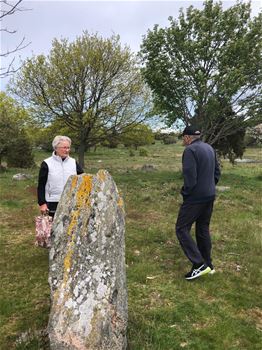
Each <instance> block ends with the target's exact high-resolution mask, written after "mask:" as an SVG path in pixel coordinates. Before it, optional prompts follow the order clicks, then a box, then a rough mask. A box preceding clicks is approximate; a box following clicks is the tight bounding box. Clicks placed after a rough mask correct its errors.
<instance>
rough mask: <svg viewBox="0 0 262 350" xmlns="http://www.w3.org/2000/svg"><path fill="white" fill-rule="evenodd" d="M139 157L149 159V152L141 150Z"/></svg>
mask: <svg viewBox="0 0 262 350" xmlns="http://www.w3.org/2000/svg"><path fill="white" fill-rule="evenodd" d="M139 155H140V156H141V157H147V156H148V152H147V150H146V149H144V148H140V150H139Z"/></svg>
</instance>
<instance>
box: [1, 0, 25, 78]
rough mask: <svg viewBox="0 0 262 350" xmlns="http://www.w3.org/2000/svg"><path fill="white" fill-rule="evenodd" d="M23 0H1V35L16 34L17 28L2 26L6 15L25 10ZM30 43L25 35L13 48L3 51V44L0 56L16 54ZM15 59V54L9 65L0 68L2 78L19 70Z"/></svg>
mask: <svg viewBox="0 0 262 350" xmlns="http://www.w3.org/2000/svg"><path fill="white" fill-rule="evenodd" d="M21 2H22V0H18V1H15V2H14V1H8V0H0V23H1V28H0V35H1V36H2V35H4V34H7V35H12V34H15V33H16V32H17V31H16V30H10V29H7V28H5V27H3V26H2V21H3V20H4V18H5V17H7V16H11V15H13V14H14V13H16V12H17V11H24V10H25V9H23V8H21V7H20V4H21ZM29 44H30V43H26V42H25V37H23V38H22V39H21V40H20V41H19V42H18V43H17V45H16V46H15V47H14V48H12V49H8V50H6V51H2V46H1V51H0V58H1V60H2V59H3V58H5V57H7V56H12V55H13V54H15V53H16V52H17V51H20V50H22V49H24V48H25V47H26V46H28V45H29ZM14 61H15V56H13V57H12V59H11V60H10V62H9V63H8V66H7V67H1V68H0V78H5V77H8V76H10V75H12V74H13V73H15V72H17V71H18V69H19V68H14V66H13V64H14Z"/></svg>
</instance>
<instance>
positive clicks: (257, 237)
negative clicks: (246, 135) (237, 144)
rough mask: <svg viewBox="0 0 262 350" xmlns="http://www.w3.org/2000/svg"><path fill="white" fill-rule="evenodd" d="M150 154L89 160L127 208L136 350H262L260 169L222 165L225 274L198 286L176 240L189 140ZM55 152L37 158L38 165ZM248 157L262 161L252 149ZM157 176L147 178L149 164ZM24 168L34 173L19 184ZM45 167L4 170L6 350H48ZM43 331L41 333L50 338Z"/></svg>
mask: <svg viewBox="0 0 262 350" xmlns="http://www.w3.org/2000/svg"><path fill="white" fill-rule="evenodd" d="M146 150H147V152H148V156H147V157H141V156H139V150H138V151H135V156H133V157H130V156H129V151H128V150H126V149H125V148H119V149H113V150H112V149H104V148H99V149H97V151H96V152H90V153H88V154H87V155H86V159H85V160H86V165H85V170H86V172H87V173H95V172H96V171H97V170H98V169H101V168H103V169H107V170H108V171H109V172H110V173H111V174H112V175H113V177H114V180H115V182H116V183H117V186H118V189H119V190H120V192H121V194H122V196H123V198H124V202H125V209H126V264H127V278H128V295H129V324H128V343H129V349H131V350H175V349H190V350H198V349H199V350H205V349H206V350H212V349H214V350H225V349H228V350H234V349H235V350H239V349H240V350H241V349H245V350H249V349H250V350H256V349H257V350H258V349H261V343H262V298H261V295H262V280H261V279H262V277H261V276H262V273H261V272H262V271H261V266H262V258H261V248H262V232H261V231H262V222H261V217H262V215H261V209H262V208H261V180H262V171H261V165H260V164H253V163H248V164H243V163H241V164H236V165H234V166H232V165H231V164H230V163H228V162H227V161H223V168H222V178H221V181H220V184H219V185H221V186H230V190H229V191H226V192H219V193H218V196H217V200H216V203H215V208H214V213H213V218H212V223H211V233H212V238H213V259H214V264H215V267H216V271H217V273H216V274H215V275H213V276H205V277H203V278H201V279H199V280H196V281H194V282H191V283H190V282H187V281H185V280H184V279H183V275H184V273H186V272H187V271H188V269H189V268H190V264H189V262H188V261H187V260H186V258H185V256H184V255H183V253H182V250H181V248H180V246H179V244H178V242H177V239H176V237H175V222H176V216H177V212H178V208H179V204H180V203H181V197H180V194H179V191H180V187H181V184H182V177H181V154H182V152H183V147H182V146H181V145H180V144H176V145H162V144H160V143H156V144H155V145H151V146H149V147H146ZM46 156H48V154H47V153H43V152H37V153H36V162H37V165H39V164H40V162H41V161H42V160H43V159H44V158H45V157H46ZM244 158H254V159H259V158H260V159H261V150H259V149H255V148H252V149H248V150H247V152H246V154H245V155H244ZM144 164H152V165H154V166H155V168H156V170H155V171H152V172H143V171H142V170H141V167H142V165H144ZM18 172H25V173H27V174H31V175H32V178H31V179H29V180H24V181H15V180H12V176H13V175H14V174H16V173H18ZM37 173H38V168H36V169H30V170H26V171H25V170H23V169H11V170H8V171H7V172H5V173H1V174H0V194H1V199H0V215H1V223H0V264H1V286H0V289H1V292H0V313H1V314H0V316H1V318H0V349H1V350H2V349H3V350H9V349H18V350H21V349H28V350H34V349H48V346H47V345H46V337H45V333H44V331H45V328H46V326H47V321H48V313H49V307H50V302H49V286H48V282H47V277H48V252H47V251H46V250H44V249H41V248H36V247H35V246H34V244H33V243H34V216H35V215H36V214H37V213H38V211H37V205H36V199H35V188H36V186H37ZM41 332H42V333H41Z"/></svg>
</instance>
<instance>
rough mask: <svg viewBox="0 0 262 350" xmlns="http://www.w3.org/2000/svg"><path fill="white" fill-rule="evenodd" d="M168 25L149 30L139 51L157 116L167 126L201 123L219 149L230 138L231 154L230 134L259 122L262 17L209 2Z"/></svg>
mask: <svg viewBox="0 0 262 350" xmlns="http://www.w3.org/2000/svg"><path fill="white" fill-rule="evenodd" d="M169 22H170V25H169V27H166V28H160V27H159V26H158V25H156V26H155V27H154V29H153V30H149V31H148V33H147V35H146V36H145V38H144V40H143V43H142V46H141V53H140V54H141V57H142V59H143V63H144V67H143V69H142V73H143V75H144V77H145V80H146V82H147V83H148V84H149V86H150V87H151V89H152V91H153V95H154V102H155V113H156V114H160V115H162V116H163V117H164V118H165V120H166V121H167V123H168V124H169V125H172V124H173V123H174V122H175V121H176V120H182V121H183V122H184V124H186V125H188V124H198V125H199V127H201V128H202V132H203V134H204V138H205V140H208V142H209V143H211V144H212V145H214V146H215V147H216V145H217V144H221V142H223V140H225V139H226V140H227V144H225V145H224V149H225V148H226V146H228V149H227V151H228V153H231V152H232V150H233V149H234V147H233V145H232V144H231V143H230V137H231V135H236V134H237V133H238V131H240V132H242V130H243V129H246V127H247V126H248V125H249V126H250V125H254V124H256V123H257V120H258V118H259V115H260V117H261V108H262V104H261V95H262V90H261V88H262V61H261V49H262V13H259V14H258V16H257V17H251V11H250V4H249V3H243V2H237V3H236V4H235V5H234V6H232V7H230V8H228V9H226V10H223V6H222V2H215V1H213V0H207V1H205V2H204V6H203V9H196V8H194V7H193V6H190V7H189V8H188V9H187V10H186V11H185V12H183V11H182V10H181V11H180V15H179V17H178V19H177V20H175V19H174V18H172V17H170V18H169ZM242 134H243V133H242ZM233 152H234V151H233Z"/></svg>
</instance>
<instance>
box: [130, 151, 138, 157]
mask: <svg viewBox="0 0 262 350" xmlns="http://www.w3.org/2000/svg"><path fill="white" fill-rule="evenodd" d="M135 155H136V154H135V152H134V151H133V150H132V149H130V150H129V157H134V156H135Z"/></svg>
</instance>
